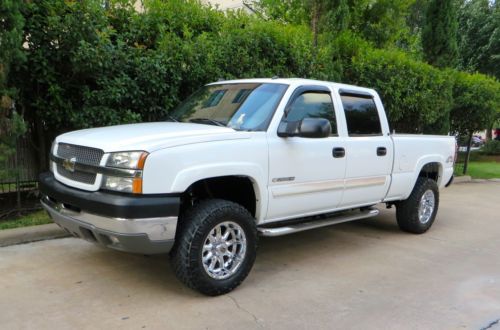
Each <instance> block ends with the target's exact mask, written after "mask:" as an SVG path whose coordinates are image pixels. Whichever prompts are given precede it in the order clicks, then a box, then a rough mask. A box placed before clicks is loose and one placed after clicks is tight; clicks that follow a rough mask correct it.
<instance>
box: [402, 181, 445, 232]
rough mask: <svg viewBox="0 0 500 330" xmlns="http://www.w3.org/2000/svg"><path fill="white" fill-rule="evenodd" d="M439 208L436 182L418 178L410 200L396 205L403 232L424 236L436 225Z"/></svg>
mask: <svg viewBox="0 0 500 330" xmlns="http://www.w3.org/2000/svg"><path fill="white" fill-rule="evenodd" d="M438 207H439V189H438V186H437V184H436V181H434V180H432V179H428V178H418V180H417V183H416V184H415V187H414V188H413V191H412V192H411V194H410V197H408V199H406V200H404V201H401V202H399V203H397V204H396V218H397V221H398V225H399V228H401V230H404V231H407V232H410V233H414V234H422V233H425V232H426V231H427V230H429V228H430V227H431V226H432V224H433V223H434V219H435V218H436V213H437V210H438Z"/></svg>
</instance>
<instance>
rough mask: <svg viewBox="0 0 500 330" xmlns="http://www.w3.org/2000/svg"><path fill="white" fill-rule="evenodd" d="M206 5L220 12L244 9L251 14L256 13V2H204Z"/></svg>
mask: <svg viewBox="0 0 500 330" xmlns="http://www.w3.org/2000/svg"><path fill="white" fill-rule="evenodd" d="M201 2H202V3H204V4H210V5H212V6H213V7H216V8H218V9H219V10H222V11H226V10H239V9H243V10H245V11H247V12H249V13H254V12H255V10H254V6H253V3H255V2H256V1H255V0H202V1H201Z"/></svg>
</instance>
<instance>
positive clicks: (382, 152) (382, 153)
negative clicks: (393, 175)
mask: <svg viewBox="0 0 500 330" xmlns="http://www.w3.org/2000/svg"><path fill="white" fill-rule="evenodd" d="M385 155H387V148H386V147H378V148H377V156H385Z"/></svg>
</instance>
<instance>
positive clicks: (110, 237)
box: [109, 235, 120, 244]
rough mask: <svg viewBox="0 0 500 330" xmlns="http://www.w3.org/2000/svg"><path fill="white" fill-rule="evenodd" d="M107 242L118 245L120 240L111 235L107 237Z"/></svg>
mask: <svg viewBox="0 0 500 330" xmlns="http://www.w3.org/2000/svg"><path fill="white" fill-rule="evenodd" d="M109 240H110V241H111V243H113V244H119V243H120V240H119V239H118V237H116V236H112V235H110V236H109Z"/></svg>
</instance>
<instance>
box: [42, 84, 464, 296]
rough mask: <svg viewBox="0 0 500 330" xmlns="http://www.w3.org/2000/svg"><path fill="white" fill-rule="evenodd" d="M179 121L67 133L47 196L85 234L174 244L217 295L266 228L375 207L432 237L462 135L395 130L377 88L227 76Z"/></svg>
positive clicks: (128, 246) (198, 280)
mask: <svg viewBox="0 0 500 330" xmlns="http://www.w3.org/2000/svg"><path fill="white" fill-rule="evenodd" d="M168 118H169V119H168V120H166V121H165V122H152V123H139V124H130V125H120V126H112V127H102V128H92V129H85V130H79V131H74V132H69V133H66V134H62V135H60V136H58V137H57V138H56V139H55V141H54V143H53V146H52V149H51V154H50V172H47V173H44V174H42V175H41V176H40V191H41V193H42V200H41V202H42V205H43V206H44V208H45V209H46V210H47V211H48V213H49V215H50V217H51V218H52V219H53V221H54V222H56V223H57V224H59V225H60V226H61V227H62V228H64V229H66V230H67V231H68V232H69V233H71V234H73V235H74V236H77V237H81V238H84V239H86V240H88V241H91V242H94V243H96V244H99V245H101V246H105V247H108V248H111V249H115V250H120V251H126V252H134V253H141V254H156V253H168V252H170V259H171V263H172V265H173V269H174V271H175V273H176V275H177V277H178V278H179V279H180V280H181V281H182V282H183V283H185V284H186V285H188V286H189V287H191V288H193V289H195V290H198V291H200V292H202V293H204V294H207V295H219V294H224V293H227V292H229V291H231V290H233V289H234V288H235V287H237V286H238V285H239V284H240V283H241V282H242V281H243V280H244V279H245V277H246V276H247V275H248V273H249V271H250V269H251V268H252V265H253V263H254V260H255V256H256V250H257V242H258V238H259V236H278V235H285V234H292V233H296V232H299V231H303V230H307V229H313V228H319V227H323V226H327V225H332V224H336V223H341V222H345V221H351V220H356V219H363V218H369V217H374V216H376V215H377V214H378V210H377V209H376V208H374V205H376V204H378V203H386V204H387V205H388V206H392V205H395V206H396V219H397V223H398V225H399V227H400V228H401V229H402V230H404V231H407V232H410V233H416V234H420V233H424V232H425V231H427V230H428V229H429V228H430V227H431V225H432V223H433V222H434V219H435V217H436V212H437V210H438V203H439V188H442V187H444V186H446V185H448V184H449V183H451V181H452V174H453V165H454V158H455V151H456V147H455V140H454V138H453V137H448V136H425V135H397V134H391V132H390V130H389V125H388V122H387V118H386V114H385V112H384V107H383V105H382V102H381V100H380V98H379V95H378V94H377V92H376V91H374V90H373V89H369V88H362V87H356V86H350V85H344V84H338V83H332V82H324V81H315V80H305V79H279V78H276V79H248V80H233V81H221V82H216V83H212V84H208V85H206V86H204V87H203V88H201V89H200V90H199V91H197V92H196V93H194V94H193V95H192V96H191V97H189V98H188V99H187V100H186V101H185V102H183V103H182V104H181V105H180V106H179V107H178V108H177V109H176V110H174V111H173V112H171V113H170V114H169V117H168ZM297 248H299V247H297Z"/></svg>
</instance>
